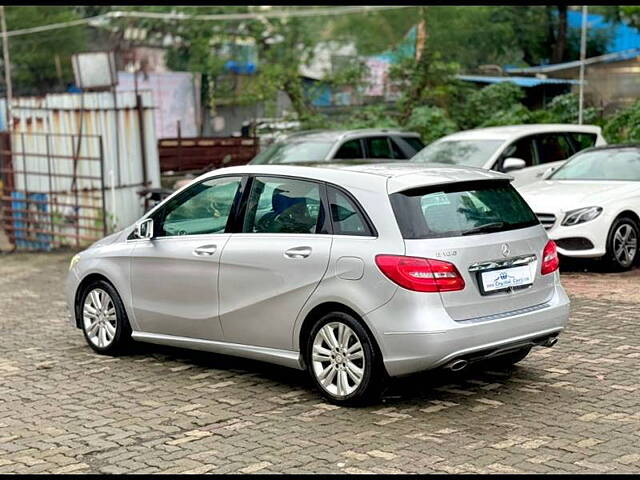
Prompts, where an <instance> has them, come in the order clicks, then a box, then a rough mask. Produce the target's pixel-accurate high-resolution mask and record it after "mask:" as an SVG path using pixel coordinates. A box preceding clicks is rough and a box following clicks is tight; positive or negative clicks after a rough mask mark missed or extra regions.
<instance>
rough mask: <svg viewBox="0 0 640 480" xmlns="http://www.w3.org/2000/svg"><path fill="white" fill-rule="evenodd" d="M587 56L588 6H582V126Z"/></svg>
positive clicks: (579, 110) (579, 105) (580, 109)
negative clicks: (585, 60) (585, 61)
mask: <svg viewBox="0 0 640 480" xmlns="http://www.w3.org/2000/svg"><path fill="white" fill-rule="evenodd" d="M586 56H587V6H586V5H583V6H582V33H581V34H580V100H579V103H578V124H580V125H582V114H583V110H584V59H585V57H586Z"/></svg>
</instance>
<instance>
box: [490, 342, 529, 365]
mask: <svg viewBox="0 0 640 480" xmlns="http://www.w3.org/2000/svg"><path fill="white" fill-rule="evenodd" d="M529 352H531V347H524V348H521V349H520V350H516V351H515V352H511V353H507V354H506V355H500V356H499V357H496V358H494V359H493V360H492V363H494V364H495V365H499V366H501V367H511V366H513V365H515V364H516V363H518V362H521V361H522V360H524V359H525V357H526V356H527V355H529Z"/></svg>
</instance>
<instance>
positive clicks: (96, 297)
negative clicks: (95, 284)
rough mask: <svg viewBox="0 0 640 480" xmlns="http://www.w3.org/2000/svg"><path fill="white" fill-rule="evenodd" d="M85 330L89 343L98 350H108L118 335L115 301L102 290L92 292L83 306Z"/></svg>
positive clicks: (96, 289)
mask: <svg viewBox="0 0 640 480" xmlns="http://www.w3.org/2000/svg"><path fill="white" fill-rule="evenodd" d="M82 320H83V323H84V330H85V332H86V334H87V338H88V339H89V341H90V342H91V343H92V344H93V345H95V346H96V347H98V348H107V347H108V346H109V345H111V343H112V342H113V339H114V338H115V335H116V327H117V316H116V308H115V305H114V303H113V300H112V299H111V297H110V296H109V294H108V293H107V292H105V291H104V290H102V289H101V288H95V289H93V290H91V291H90V292H89V293H88V294H87V296H86V297H85V300H84V305H83V306H82Z"/></svg>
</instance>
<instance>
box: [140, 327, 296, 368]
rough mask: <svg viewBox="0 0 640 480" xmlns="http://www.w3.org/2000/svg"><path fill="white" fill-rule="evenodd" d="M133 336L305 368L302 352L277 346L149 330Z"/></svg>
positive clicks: (150, 341) (144, 339)
mask: <svg viewBox="0 0 640 480" xmlns="http://www.w3.org/2000/svg"><path fill="white" fill-rule="evenodd" d="M131 337H132V338H133V339H134V340H138V341H140V342H148V343H157V344H160V345H170V346H173V347H183V348H190V349H193V350H203V351H205V352H212V353H220V354H223V355H233V356H237V357H243V358H249V359H252V360H260V361H265V362H270V363H275V364H277V365H282V366H284V367H289V368H296V369H298V370H303V369H304V367H303V366H302V361H301V358H300V352H294V351H291V350H280V349H277V348H269V347H258V346H255V345H243V344H240V343H228V342H219V341H215V340H203V339H200V338H189V337H178V336H174V335H162V334H157V333H147V332H132V333H131Z"/></svg>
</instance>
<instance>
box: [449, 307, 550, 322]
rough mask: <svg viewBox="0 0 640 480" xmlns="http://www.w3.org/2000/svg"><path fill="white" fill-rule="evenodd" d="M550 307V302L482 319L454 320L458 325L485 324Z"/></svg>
mask: <svg viewBox="0 0 640 480" xmlns="http://www.w3.org/2000/svg"><path fill="white" fill-rule="evenodd" d="M550 306H551V303H550V302H545V303H540V304H538V305H532V306H531V307H525V308H519V309H517V310H511V311H510V312H504V313H495V314H493V315H485V316H483V317H473V318H467V319H465V320H456V322H458V323H464V324H472V323H481V322H487V321H490V320H502V319H503V318H508V317H515V316H517V315H525V314H527V313H532V312H537V311H538V310H544V309H545V308H548V307H550Z"/></svg>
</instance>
